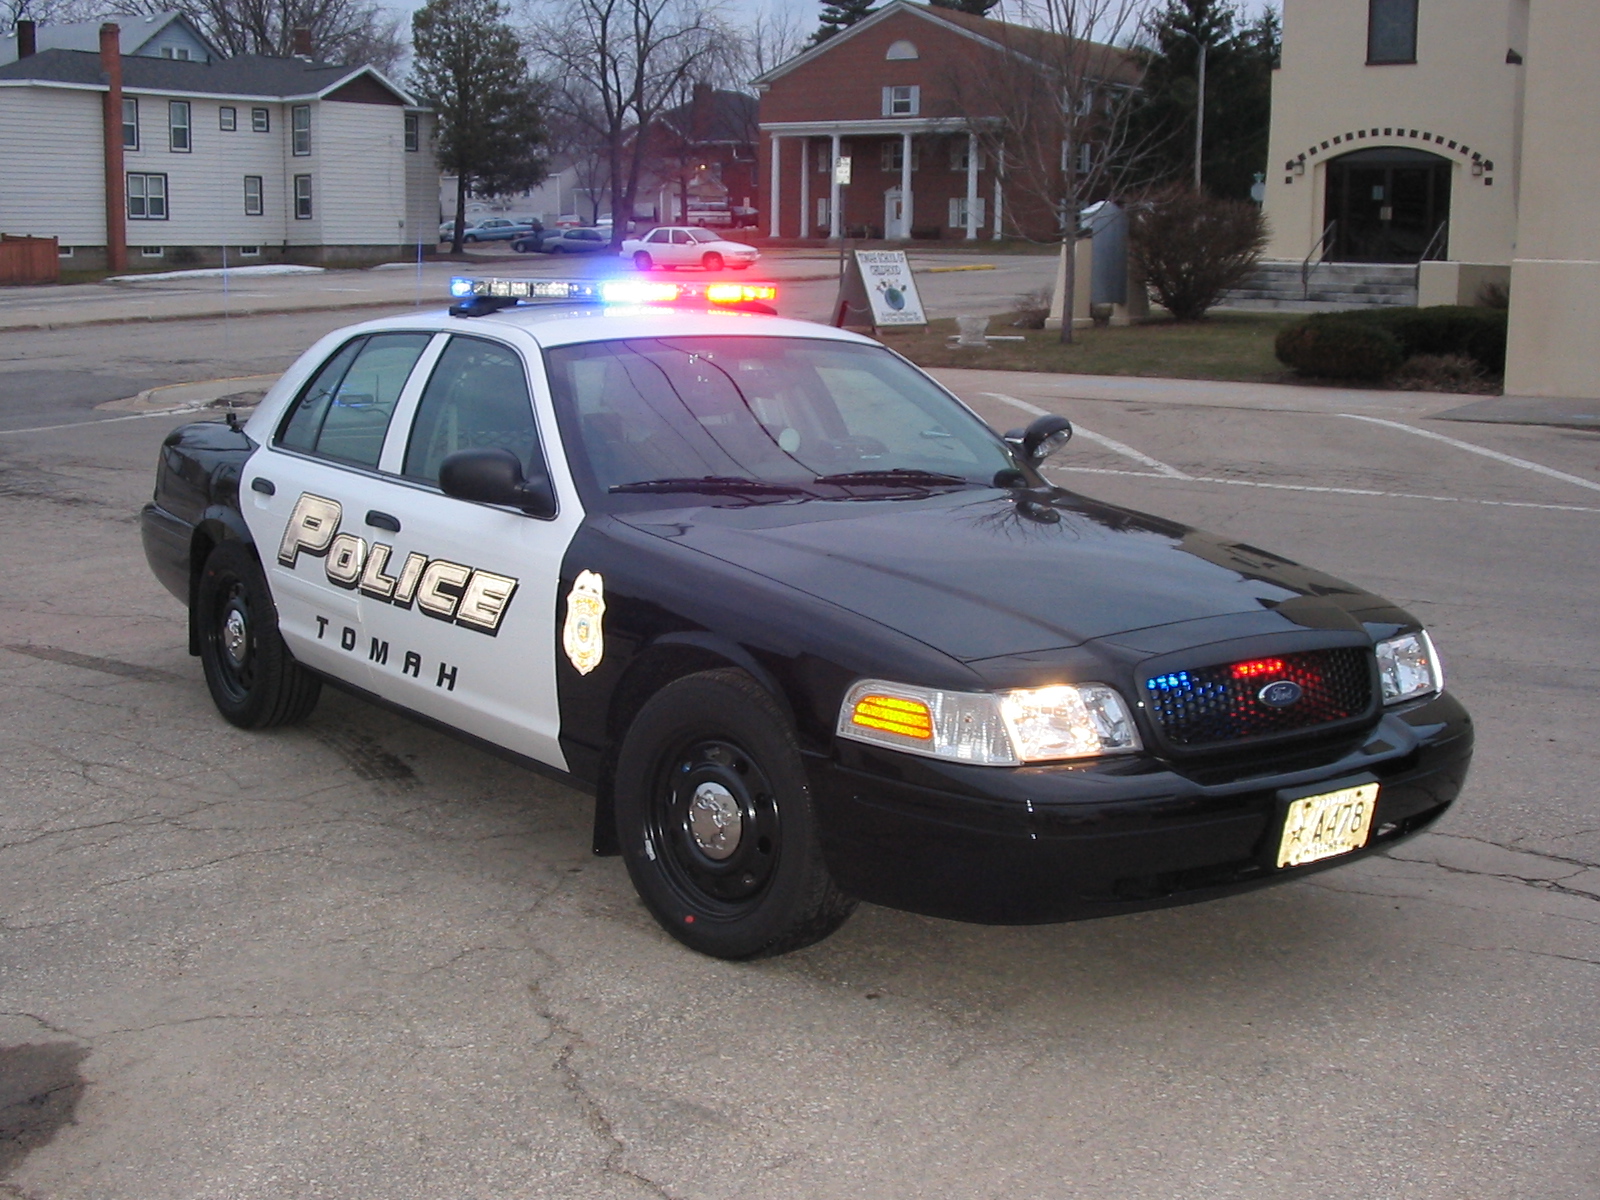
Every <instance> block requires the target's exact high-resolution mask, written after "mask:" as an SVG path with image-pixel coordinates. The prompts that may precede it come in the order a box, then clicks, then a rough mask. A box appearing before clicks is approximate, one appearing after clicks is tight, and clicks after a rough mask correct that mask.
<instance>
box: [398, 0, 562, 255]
mask: <svg viewBox="0 0 1600 1200" xmlns="http://www.w3.org/2000/svg"><path fill="white" fill-rule="evenodd" d="M509 11H510V10H509V9H508V8H506V6H505V5H503V4H500V3H499V2H498V0H428V3H427V4H425V5H423V6H422V7H421V8H420V9H418V10H417V12H416V13H415V14H414V15H413V16H412V18H411V36H412V43H413V46H414V49H415V54H416V61H415V65H414V66H413V67H412V71H411V87H412V90H413V91H415V92H416V94H417V95H418V96H419V97H420V98H421V99H422V101H423V103H425V104H427V105H428V106H429V107H430V108H432V109H433V110H434V113H435V114H436V116H437V118H438V121H439V131H438V139H439V142H438V151H439V165H440V167H442V168H443V169H444V170H446V171H449V172H453V173H454V174H455V176H456V230H455V240H454V242H453V244H452V247H451V248H452V251H453V252H454V253H456V254H459V253H461V236H462V233H463V232H464V226H465V221H466V207H467V192H468V190H469V189H472V190H476V191H477V192H478V193H479V194H480V195H484V196H503V195H508V194H510V193H513V192H521V191H526V190H527V189H528V188H531V187H533V186H535V185H536V184H538V183H540V182H541V181H542V180H543V179H544V177H545V174H546V170H547V166H548V164H547V162H546V160H545V156H544V153H543V147H544V143H545V130H544V119H543V112H542V109H543V99H544V97H543V91H542V88H541V87H540V85H539V84H537V83H536V82H534V80H532V79H531V78H530V77H529V75H528V63H527V60H526V59H525V58H524V57H523V52H522V43H521V41H520V39H518V37H517V35H516V32H515V31H514V30H512V28H511V27H510V26H509V25H507V24H506V23H505V18H506V16H507V15H508V13H509Z"/></svg>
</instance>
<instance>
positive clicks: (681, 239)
mask: <svg viewBox="0 0 1600 1200" xmlns="http://www.w3.org/2000/svg"><path fill="white" fill-rule="evenodd" d="M695 251H696V247H695V244H694V242H693V241H692V240H691V239H690V237H689V234H688V233H687V232H686V231H685V230H682V229H674V230H673V231H672V251H671V253H672V257H671V258H669V259H668V260H667V261H668V262H670V263H671V264H672V265H673V266H675V267H683V266H693V265H694V264H695V263H697V262H699V261H700V259H699V257H698V255H697V254H696V253H695Z"/></svg>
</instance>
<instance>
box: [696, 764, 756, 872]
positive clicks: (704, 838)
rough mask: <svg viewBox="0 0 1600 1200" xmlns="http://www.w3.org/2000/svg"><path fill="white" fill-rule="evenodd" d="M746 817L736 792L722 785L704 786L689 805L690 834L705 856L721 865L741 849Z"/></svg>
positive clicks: (698, 788)
mask: <svg viewBox="0 0 1600 1200" xmlns="http://www.w3.org/2000/svg"><path fill="white" fill-rule="evenodd" d="M743 830H744V816H743V814H742V813H741V812H740V811H739V802H738V801H737V800H735V799H734V798H733V793H732V792H730V791H729V790H728V789H727V788H725V787H723V786H722V785H721V784H720V783H712V782H709V781H708V782H706V783H702V784H701V785H700V786H699V787H697V788H696V789H695V791H694V799H693V800H691V801H690V802H689V833H690V835H691V836H692V837H693V838H694V843H695V845H696V846H698V847H699V849H700V851H701V853H703V854H704V855H705V856H706V857H707V858H710V859H714V860H716V861H717V862H721V861H722V860H723V859H725V858H728V857H729V856H731V855H732V854H733V852H734V851H735V850H737V849H738V848H739V836H740V834H741V833H742V832H743Z"/></svg>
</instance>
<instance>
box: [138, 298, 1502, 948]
mask: <svg viewBox="0 0 1600 1200" xmlns="http://www.w3.org/2000/svg"><path fill="white" fill-rule="evenodd" d="M451 286H452V292H453V295H454V297H455V299H456V300H457V303H456V304H455V305H454V306H453V307H452V308H451V309H450V310H449V311H448V312H436V313H431V314H424V315H414V316H403V317H392V318H385V319H382V320H376V321H370V322H367V323H365V324H361V325H354V326H351V327H350V328H347V329H342V330H340V331H338V332H337V333H333V334H330V335H329V336H328V337H326V338H324V339H323V340H322V341H320V342H318V343H317V344H316V345H315V346H313V347H312V348H311V349H310V350H309V351H307V352H306V354H305V355H304V356H302V357H301V359H300V360H299V361H298V362H297V363H296V364H295V365H294V366H293V367H292V368H291V369H290V370H289V371H288V373H287V374H285V375H284V376H283V378H282V379H281V380H280V381H279V382H278V383H277V385H276V386H275V387H274V388H273V389H272V390H271V392H270V393H269V394H268V395H267V397H266V399H265V401H264V402H263V403H262V404H261V406H260V407H259V408H258V409H257V410H256V412H255V414H254V415H253V416H252V417H251V418H250V419H249V420H248V422H246V423H245V424H243V425H242V426H237V427H236V426H234V425H232V424H231V423H230V424H223V423H201V424H194V425H189V426H187V427H184V428H181V429H178V430H176V431H175V432H174V433H173V434H172V435H171V436H170V437H168V438H167V440H166V443H165V445H164V446H163V449H162V453H161V461H160V465H159V469H158V477H157V482H156V489H155V497H154V500H153V502H152V503H150V504H149V505H147V506H146V507H145V509H144V511H143V518H142V528H143V537H144V544H145V549H146V552H147V555H148V558H149V561H150V564H151V566H152V567H153V568H154V571H155V573H156V575H157V576H158V577H159V578H160V579H161V581H162V582H163V583H164V584H165V585H166V587H167V588H168V589H169V590H171V591H172V593H173V594H174V595H175V596H177V597H178V598H179V599H180V600H182V601H183V602H184V603H185V604H187V606H188V609H189V648H190V652H191V653H193V654H197V655H198V656H199V657H200V659H201V661H202V664H203V666H204V672H205V678H206V681H207V684H208V685H209V688H210V691H211V694H212V696H213V698H214V700H215V702H216V705H217V707H218V709H219V710H220V711H221V713H222V715H223V716H224V717H226V718H227V719H228V720H229V721H231V722H233V723H234V724H235V725H239V726H242V727H245V728H264V727H267V726H272V725H277V724H281V723H284V722H290V721H297V720H302V719H304V718H306V717H307V716H308V715H309V714H310V713H311V711H312V708H313V706H314V705H315V704H316V701H317V696H318V689H319V687H320V686H321V685H322V684H323V683H329V684H333V685H336V686H338V687H341V688H344V689H348V690H350V691H352V692H356V693H358V694H360V695H363V696H366V697H370V698H371V699H373V700H375V701H378V702H380V703H383V704H386V705H389V706H392V707H394V708H396V709H399V710H402V711H404V712H406V713H409V714H412V715H414V716H416V717H418V718H419V719H421V720H423V721H426V722H429V723H431V724H435V725H437V726H441V727H444V728H447V729H449V730H451V731H454V732H455V733H457V734H459V735H460V736H461V737H463V738H466V739H467V740H469V741H472V742H474V743H477V744H479V745H482V746H485V747H488V748H491V749H493V750H495V751H497V752H499V753H502V754H506V755H510V756H512V757H513V758H515V759H517V760H519V761H521V762H524V763H526V764H529V765H530V766H532V767H534V768H536V769H538V770H541V771H545V772H549V773H553V774H555V775H556V776H557V777H559V778H560V779H562V780H565V781H568V782H570V783H572V784H574V785H577V786H579V787H581V788H584V789H586V790H588V791H590V792H592V793H593V794H594V796H595V804H594V848H595V851H596V852H597V853H600V854H615V853H620V854H621V855H622V856H623V857H624V858H625V860H626V864H627V868H628V871H629V873H630V875H631V877H632V879H633V882H634V884H635V886H636V887H637V889H638V891H639V894H640V895H641V896H642V897H643V899H644V901H645V903H646V904H647V905H648V906H649V908H650V910H651V912H652V913H653V914H654V915H655V917H656V918H657V919H658V920H659V921H660V923H661V925H662V926H663V927H664V928H665V929H666V930H667V931H668V932H670V933H671V934H672V935H673V936H674V937H676V938H678V939H680V940H681V941H683V942H684V943H686V944H688V945H689V946H691V947H693V948H695V949H697V950H700V951H703V952H705V953H708V954H712V955H717V956H721V957H725V958H747V957H753V956H758V955H765V954H774V953H779V952H782V951H785V950H790V949H793V948H796V947H799V946H803V945H806V944H808V943H810V942H814V941H816V940H818V939H820V938H822V937H825V936H826V935H827V934H829V933H830V932H831V931H833V930H834V929H835V928H837V927H838V926H839V924H840V923H841V922H843V921H844V920H845V918H846V917H847V916H848V915H849V913H850V911H851V910H852V908H853V907H854V905H855V904H856V902H857V900H858V899H865V900H870V901H874V902H877V903H880V904H886V905H890V906H894V907H898V908H902V909H907V910H911V911H915V912H921V913H928V914H932V915H935V916H941V917H951V918H957V919H962V920H969V921H979V922H989V923H1027V922H1043V921H1057V920H1067V919H1074V918H1080V917H1091V916H1099V915H1106V914H1113V913H1121V912H1128V911H1133V910H1137V909H1141V908H1150V907H1155V906H1160V905H1168V904H1176V903H1183V902H1188V901H1193V900H1200V899H1206V898H1211V897H1217V896H1222V895H1225V894H1228V893H1232V892H1238V891H1241V890H1244V889H1247V888H1253V887H1257V886H1260V885H1263V884H1268V883H1272V882H1275V881H1281V880H1287V879H1295V878H1299V877H1301V876H1304V875H1305V874H1307V873H1309V872H1313V871H1317V870H1320V869H1323V868H1326V867H1329V866H1332V865H1335V864H1338V863H1342V862H1348V861H1351V860H1353V859H1356V858H1359V857H1360V856H1362V855H1365V854H1369V853H1372V852H1374V851H1378V850H1381V849H1382V848H1384V847H1387V846H1392V845H1394V844H1395V843H1396V842H1397V841H1399V840H1400V839H1402V838H1405V837H1408V836H1410V835H1412V834H1415V833H1416V832H1418V831H1419V830H1421V829H1423V828H1425V827H1427V826H1428V825H1429V824H1430V823H1431V822H1433V821H1435V820H1436V819H1437V818H1438V817H1439V816H1440V814H1441V813H1443V812H1444V811H1445V810H1446V809H1447V808H1448V807H1449V806H1450V804H1451V802H1452V801H1453V800H1454V799H1455V797H1456V795H1457V793H1458V792H1459V790H1460V788H1461V786H1462V783H1463V780H1464V777H1465V774H1466V771H1467V765H1468V761H1469V758H1470V756H1471V748H1472V729H1471V724H1470V721H1469V718H1468V716H1467V713H1466V712H1465V711H1464V710H1463V709H1462V707H1461V706H1460V705H1459V704H1458V703H1457V702H1456V701H1455V700H1454V699H1452V698H1451V697H1450V696H1449V695H1448V694H1447V693H1446V692H1445V691H1444V690H1443V679H1442V676H1441V670H1440V665H1439V660H1438V658H1437V656H1436V654H1435V652H1434V648H1433V645H1432V643H1431V641H1430V640H1429V637H1428V634H1427V633H1426V631H1425V630H1424V629H1423V628H1422V627H1421V626H1420V625H1419V623H1418V622H1417V621H1416V620H1415V619H1414V618H1413V617H1412V616H1410V615H1409V614H1408V613H1406V612H1404V611H1403V610H1401V609H1399V608H1397V607H1395V606H1394V605H1393V604H1391V603H1389V602H1388V601H1386V600H1383V599H1380V598H1379V597H1377V596H1374V595H1371V594H1370V593H1368V592H1365V591H1363V590H1361V589H1360V588H1357V587H1353V586H1351V585H1350V584H1347V583H1343V582H1341V581H1339V580H1337V579H1334V578H1331V577H1329V576H1327V575H1323V574H1321V573H1319V572H1316V571H1312V570H1308V569H1306V568H1304V567H1300V566H1297V565H1296V564H1294V563H1292V562H1289V561H1287V560H1285V559H1282V558H1279V557H1277V556H1275V555H1272V554H1269V553H1267V552H1265V551H1262V550H1258V549H1255V548H1253V547H1250V546H1245V545H1240V544H1238V543H1236V542H1232V541H1229V540H1227V539H1226V538H1219V537H1215V536H1212V535H1210V534H1206V533H1202V532H1199V531H1197V530H1194V529H1191V528H1188V527H1186V526H1183V525H1180V524H1177V523H1175V522H1172V521H1167V520H1163V519H1159V518H1156V517H1151V516H1146V515H1143V514H1141V513H1138V512H1134V511H1131V510H1128V509H1125V508H1121V507H1117V506H1114V505H1110V504H1104V503H1100V502H1098V501H1096V500H1093V499H1091V498H1088V497H1086V496H1082V495H1078V494H1074V493H1071V492H1068V491H1065V490H1062V489H1060V488H1058V487H1055V486H1052V485H1051V484H1049V483H1048V482H1047V481H1046V480H1045V479H1044V478H1043V476H1041V474H1040V472H1039V467H1040V464H1041V462H1042V461H1043V460H1044V458H1045V457H1046V456H1047V455H1049V454H1051V453H1054V452H1056V451H1058V450H1060V448H1061V447H1062V445H1063V444H1064V443H1065V442H1066V440H1067V438H1068V437H1070V432H1071V430H1070V426H1069V425H1068V423H1067V422H1066V420H1065V419H1063V418H1061V417H1041V418H1040V419H1039V420H1037V421H1036V422H1035V423H1034V424H1033V425H1032V426H1030V427H1029V428H1028V429H1026V430H1020V431H1015V432H1013V433H1012V434H1009V435H1007V436H1005V437H1001V436H999V435H997V434H996V433H994V432H993V431H991V430H990V429H989V428H988V427H987V426H986V425H985V424H984V423H983V421H982V420H980V419H979V418H978V417H977V416H976V415H975V414H974V413H973V412H971V411H970V410H969V409H967V408H966V407H965V406H964V405H963V404H962V403H961V402H960V401H959V400H957V399H956V398H955V397H954V396H953V395H951V394H950V393H949V392H948V391H946V390H945V389H944V388H942V387H941V386H940V385H939V384H937V383H935V382H934V381H933V380H932V379H930V378H929V377H928V376H926V375H924V374H923V373H922V372H920V371H919V370H917V369H916V368H915V367H913V366H912V365H910V364H909V363H908V362H906V361H905V360H904V359H902V358H901V357H899V356H898V355H896V354H894V353H893V352H892V351H890V350H888V349H886V348H885V347H883V346H881V345H879V344H878V343H876V342H874V341H872V340H870V339H868V338H865V337H861V336H858V335H856V334H853V333H849V332H846V331H843V330H838V329H831V328H826V327H822V326H818V325H812V324H807V323H803V322H798V321H790V320H782V319H779V318H777V317H775V316H771V315H764V314H763V313H762V311H760V310H763V309H765V310H768V311H770V307H771V304H772V302H773V299H774V295H775V294H774V292H773V290H772V289H771V288H770V287H769V286H766V285H760V284H731V283H705V284H672V283H657V282H653V281H648V280H640V279H632V280H615V281H611V282H588V283H585V282H574V281H564V280H507V279H457V280H455V281H453V283H452V285H451ZM752 310H754V311H752Z"/></svg>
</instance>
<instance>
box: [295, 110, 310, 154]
mask: <svg viewBox="0 0 1600 1200" xmlns="http://www.w3.org/2000/svg"><path fill="white" fill-rule="evenodd" d="M294 152H295V153H296V154H310V153H311V106H310V105H309V104H296V105H295V106H294Z"/></svg>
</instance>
